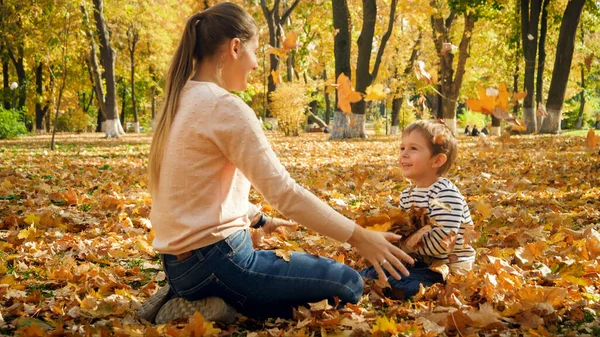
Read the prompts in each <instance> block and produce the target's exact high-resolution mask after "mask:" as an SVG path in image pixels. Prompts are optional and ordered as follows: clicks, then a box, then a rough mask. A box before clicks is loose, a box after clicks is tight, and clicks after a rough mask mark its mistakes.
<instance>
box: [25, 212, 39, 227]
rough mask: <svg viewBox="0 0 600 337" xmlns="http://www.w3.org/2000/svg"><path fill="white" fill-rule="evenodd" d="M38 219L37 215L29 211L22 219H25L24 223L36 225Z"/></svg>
mask: <svg viewBox="0 0 600 337" xmlns="http://www.w3.org/2000/svg"><path fill="white" fill-rule="evenodd" d="M40 219H41V218H40V217H39V216H37V215H35V214H33V213H29V214H27V216H25V219H24V221H25V223H28V224H30V225H33V226H36V225H38V224H39V223H40Z"/></svg>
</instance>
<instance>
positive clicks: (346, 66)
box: [332, 0, 352, 111]
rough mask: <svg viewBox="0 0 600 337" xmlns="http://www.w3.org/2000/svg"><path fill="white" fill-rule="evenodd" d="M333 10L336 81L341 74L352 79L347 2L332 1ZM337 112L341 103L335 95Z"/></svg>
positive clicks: (340, 0) (345, 0) (343, 0)
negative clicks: (335, 32)
mask: <svg viewBox="0 0 600 337" xmlns="http://www.w3.org/2000/svg"><path fill="white" fill-rule="evenodd" d="M332 8H333V28H334V29H335V30H336V31H337V34H335V37H334V38H333V54H334V58H335V77H334V78H333V80H334V81H337V78H338V77H339V76H340V74H344V75H346V76H348V78H350V79H351V78H352V68H351V67H350V51H351V50H350V49H351V46H352V44H351V38H350V11H349V10H348V3H347V0H332ZM335 97H336V98H335V110H336V111H337V109H338V106H339V102H338V99H337V95H335Z"/></svg>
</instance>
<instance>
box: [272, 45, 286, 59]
mask: <svg viewBox="0 0 600 337" xmlns="http://www.w3.org/2000/svg"><path fill="white" fill-rule="evenodd" d="M267 54H275V55H277V56H279V57H284V56H286V55H287V49H285V48H280V49H277V48H272V47H271V48H269V49H267Z"/></svg>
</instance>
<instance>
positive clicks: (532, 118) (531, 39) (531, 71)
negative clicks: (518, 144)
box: [521, 0, 541, 133]
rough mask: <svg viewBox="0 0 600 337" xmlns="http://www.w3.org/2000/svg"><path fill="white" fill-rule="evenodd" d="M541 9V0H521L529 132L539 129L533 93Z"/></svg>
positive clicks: (525, 100)
mask: <svg viewBox="0 0 600 337" xmlns="http://www.w3.org/2000/svg"><path fill="white" fill-rule="evenodd" d="M540 9H541V3H540V0H522V1H521V40H522V41H523V55H524V57H525V84H524V87H525V90H527V93H528V95H527V96H525V99H524V100H523V120H524V122H525V125H526V126H527V133H534V132H536V131H537V121H536V114H535V112H536V109H535V104H534V102H535V100H534V99H533V93H534V90H535V59H536V52H537V43H538V42H537V39H538V23H539V18H540Z"/></svg>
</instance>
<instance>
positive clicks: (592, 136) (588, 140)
mask: <svg viewBox="0 0 600 337" xmlns="http://www.w3.org/2000/svg"><path fill="white" fill-rule="evenodd" d="M599 138H600V137H598V136H596V132H595V131H594V130H593V129H590V130H589V131H588V133H587V136H586V137H585V146H587V147H588V148H589V149H592V150H594V149H595V148H596V146H598V139H599Z"/></svg>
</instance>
